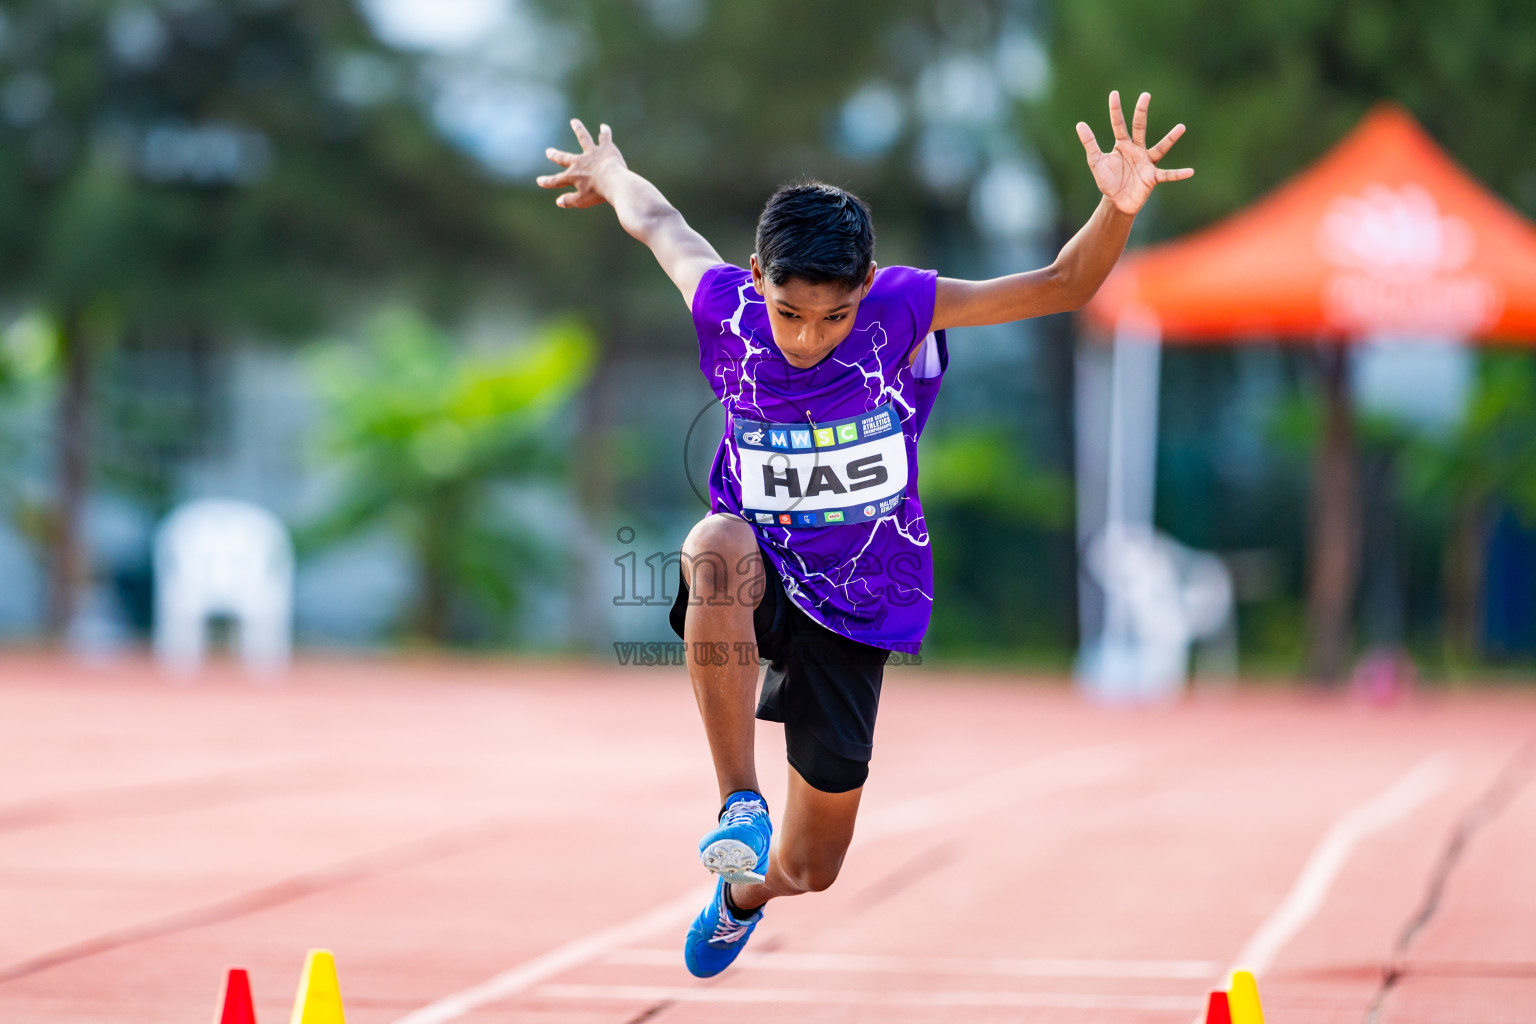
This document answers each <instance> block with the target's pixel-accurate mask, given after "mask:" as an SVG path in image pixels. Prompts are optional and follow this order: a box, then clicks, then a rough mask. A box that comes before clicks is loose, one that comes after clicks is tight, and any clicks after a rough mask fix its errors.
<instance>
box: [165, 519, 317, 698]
mask: <svg viewBox="0 0 1536 1024" xmlns="http://www.w3.org/2000/svg"><path fill="white" fill-rule="evenodd" d="M215 615H224V616H228V617H229V618H230V619H232V620H233V621H234V623H235V627H236V635H237V641H236V644H237V647H236V649H237V650H238V652H239V655H240V659H241V661H242V662H243V663H244V664H245V666H246V668H247V669H248V670H250V671H252V672H256V673H263V674H265V673H272V672H277V671H280V670H282V669H283V668H284V667H285V666H286V665H287V663H288V657H289V652H290V650H291V643H292V621H293V545H292V543H291V542H290V541H289V539H288V531H287V530H286V529H284V527H283V524H282V523H281V522H280V521H279V520H278V518H277V517H276V516H274V515H273V514H272V513H270V512H268V511H267V510H266V509H264V508H261V507H259V506H257V505H252V504H249V503H247V502H243V501H227V500H222V499H206V500H201V501H193V502H190V503H188V504H186V505H183V506H181V507H180V508H178V509H177V510H176V511H175V512H173V513H171V515H170V516H168V517H167V518H166V520H165V522H164V523H163V524H161V526H160V531H159V533H158V535H157V536H156V538H155V653H156V655H157V656H158V658H159V659H160V662H161V664H163V665H165V666H166V667H167V668H170V669H172V670H174V671H179V672H193V671H196V670H197V668H198V667H199V666H200V665H201V664H202V663H203V660H204V658H205V656H206V653H207V632H208V620H209V618H210V617H212V616H215Z"/></svg>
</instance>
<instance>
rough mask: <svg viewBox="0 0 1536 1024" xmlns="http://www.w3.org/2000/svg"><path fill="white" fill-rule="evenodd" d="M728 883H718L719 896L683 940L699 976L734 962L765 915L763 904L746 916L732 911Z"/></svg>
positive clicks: (710, 975) (685, 957)
mask: <svg viewBox="0 0 1536 1024" xmlns="http://www.w3.org/2000/svg"><path fill="white" fill-rule="evenodd" d="M764 817H766V815H764ZM727 884H729V883H727V882H726V880H725V879H724V878H721V879H720V880H719V881H718V882H716V883H715V898H714V899H713V900H711V901H710V903H709V906H707V907H705V908H704V909H703V910H701V911H699V916H698V917H696V918H694V919H693V924H692V926H690V927H689V929H688V937H687V938H686V939H684V940H683V963H685V964H687V965H688V973H689V974H692V975H693V976H694V977H695V978H713V977H714V976H715V975H717V974H719V973H720V972H721V971H723V970H725V969H726V968H727V967H729V966H731V962H732V961H734V960H735V959H736V955H737V954H738V953H740V952H741V951H742V948H743V947H745V946H746V944H747V940H748V939H750V938H751V937H752V929H754V928H756V927H757V922H759V921H761V920H762V919H763V910H762V908H761V907H759V908H758V909H756V910H754V911H753V912H752V913H751V914H750V915H749V916H747V917H746V918H739V917H737V916H736V915H735V914H733V913H731V908H730V907H728V906H727V905H726V902H725V887H726V885H727Z"/></svg>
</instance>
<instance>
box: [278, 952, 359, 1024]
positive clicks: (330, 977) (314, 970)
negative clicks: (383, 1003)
mask: <svg viewBox="0 0 1536 1024" xmlns="http://www.w3.org/2000/svg"><path fill="white" fill-rule="evenodd" d="M346 1020H347V1018H346V1015H345V1014H344V1013H343V1012H342V1009H341V989H340V987H339V986H337V984H336V958H335V957H334V956H332V955H331V951H330V950H328V949H312V950H310V951H309V955H308V956H307V957H305V958H304V973H303V974H302V975H300V976H299V994H298V995H297V996H295V997H294V1000H293V1016H292V1017H290V1018H288V1024H346Z"/></svg>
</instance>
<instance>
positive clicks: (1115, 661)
mask: <svg viewBox="0 0 1536 1024" xmlns="http://www.w3.org/2000/svg"><path fill="white" fill-rule="evenodd" d="M1086 555H1087V563H1088V569H1089V572H1091V573H1092V575H1093V577H1094V579H1095V580H1096V581H1097V582H1098V584H1099V585H1100V586H1101V587H1102V588H1103V589H1104V602H1105V603H1104V631H1103V633H1102V635H1101V636H1100V638H1099V642H1098V643H1097V644H1096V645H1095V646H1094V648H1093V649H1092V654H1091V657H1090V659H1088V663H1087V664H1084V665H1082V666H1080V669H1081V675H1082V677H1083V680H1084V682H1085V683H1087V685H1088V687H1089V691H1090V692H1091V693H1092V694H1093V695H1094V696H1097V697H1100V698H1102V699H1105V700H1109V701H1156V700H1163V699H1167V698H1169V697H1173V696H1175V695H1177V694H1178V693H1179V692H1180V691H1181V690H1182V689H1183V688H1184V684H1185V682H1186V680H1187V679H1188V678H1189V666H1190V649H1191V647H1192V646H1193V644H1194V643H1195V642H1196V641H1197V640H1202V639H1205V638H1209V637H1216V636H1219V635H1220V634H1222V633H1223V632H1224V631H1227V630H1228V627H1229V624H1230V622H1231V620H1232V610H1233V597H1232V576H1231V573H1230V572H1229V571H1228V569H1227V567H1226V565H1225V564H1224V563H1223V562H1222V561H1221V559H1219V558H1217V557H1216V556H1215V555H1211V554H1208V553H1205V552H1201V551H1195V550H1192V549H1190V548H1187V547H1184V546H1183V545H1182V544H1179V543H1178V542H1177V541H1175V540H1173V539H1172V538H1170V537H1167V536H1164V535H1163V534H1160V533H1157V532H1156V531H1154V530H1149V529H1146V528H1144V527H1132V526H1126V525H1118V526H1111V527H1108V528H1106V529H1105V530H1103V531H1102V532H1100V533H1099V534H1098V535H1097V536H1096V537H1094V539H1093V541H1092V543H1090V544H1089V546H1088V550H1087V552H1086Z"/></svg>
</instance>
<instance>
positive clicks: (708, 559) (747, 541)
mask: <svg viewBox="0 0 1536 1024" xmlns="http://www.w3.org/2000/svg"><path fill="white" fill-rule="evenodd" d="M762 571H763V566H762V556H761V555H760V554H759V553H758V547H757V536H756V535H755V534H754V533H753V532H752V527H750V526H748V525H747V524H746V523H745V522H743V521H742V520H740V519H738V518H736V517H735V516H729V515H724V514H721V513H716V514H714V515H710V516H705V517H704V518H703V519H701V520H699V522H698V523H696V524H695V525H694V527H693V529H692V530H690V531H689V532H688V539H687V540H685V541H684V542H683V578H684V579H685V580H686V581H687V583H688V587H689V589H690V590H692V591H694V592H695V593H696V594H698V595H699V597H701V598H707V597H709V596H712V595H714V594H716V593H719V594H733V593H735V591H736V589H737V587H738V585H739V584H740V582H741V580H742V579H743V578H747V579H750V578H751V577H754V576H757V575H759V574H761V573H762Z"/></svg>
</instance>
